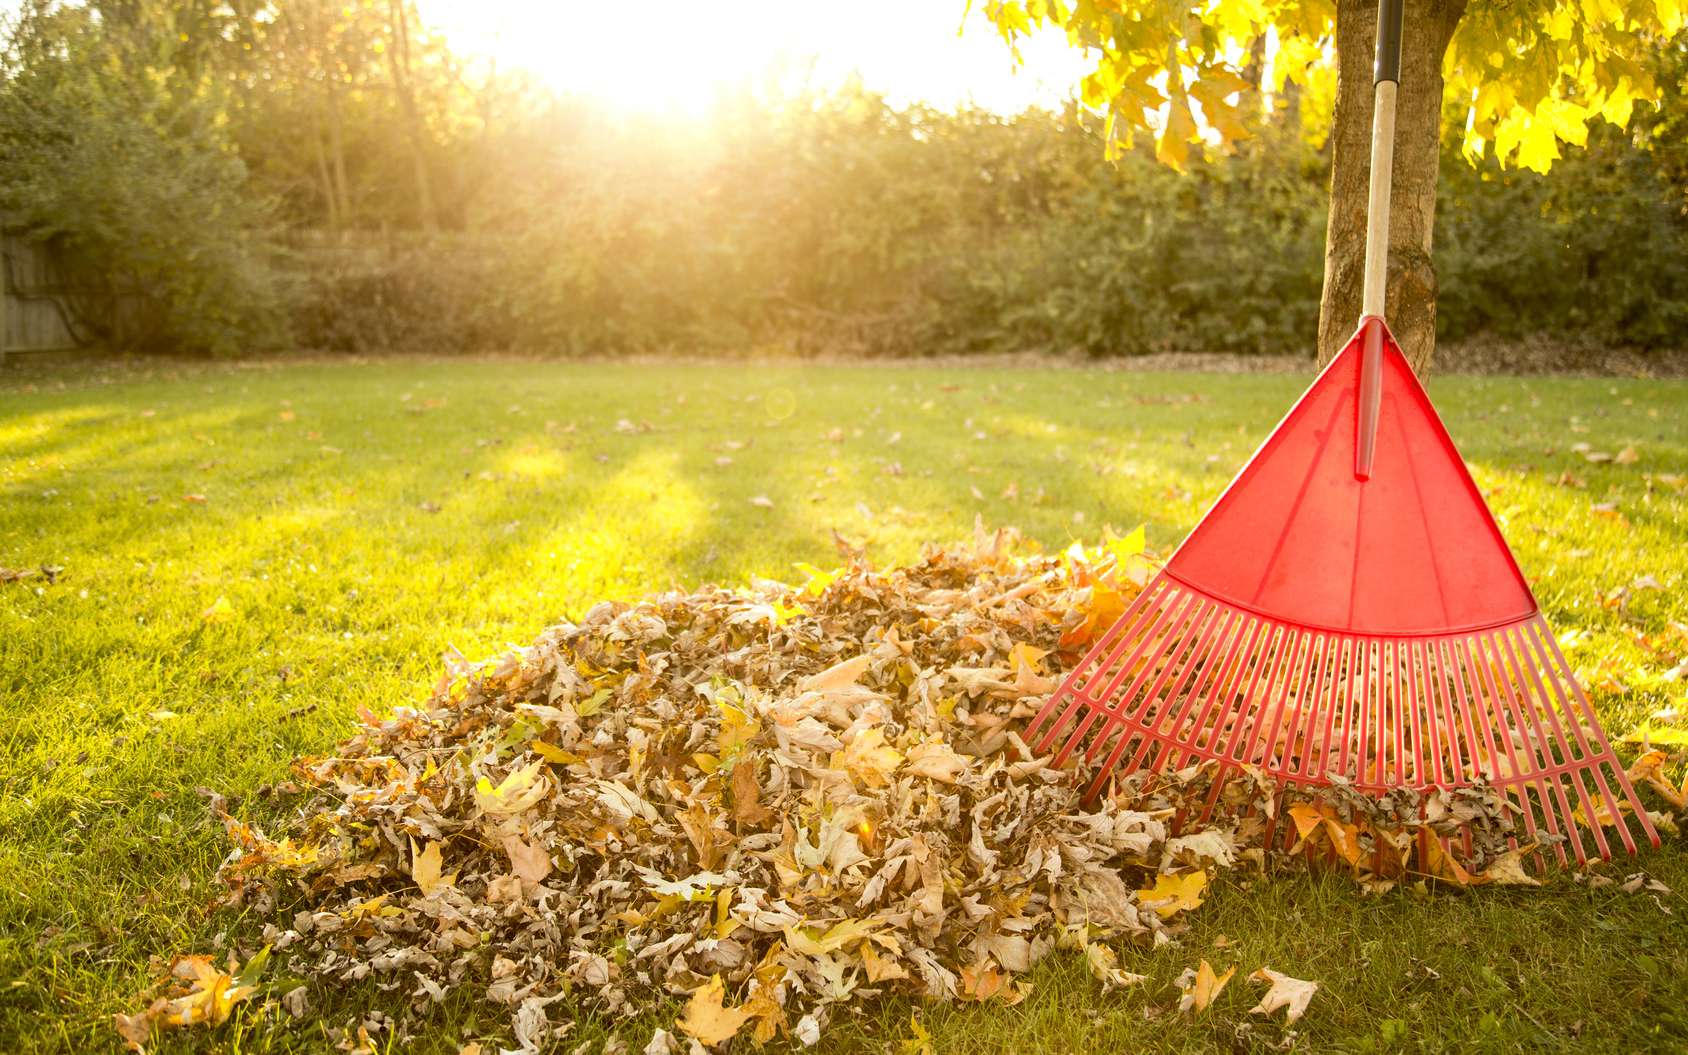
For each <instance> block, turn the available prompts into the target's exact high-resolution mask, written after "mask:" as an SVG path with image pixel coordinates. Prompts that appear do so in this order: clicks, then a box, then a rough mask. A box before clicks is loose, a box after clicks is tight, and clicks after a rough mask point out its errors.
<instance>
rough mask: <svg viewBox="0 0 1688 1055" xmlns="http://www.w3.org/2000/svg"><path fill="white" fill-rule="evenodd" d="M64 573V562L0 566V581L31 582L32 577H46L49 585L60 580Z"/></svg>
mask: <svg viewBox="0 0 1688 1055" xmlns="http://www.w3.org/2000/svg"><path fill="white" fill-rule="evenodd" d="M62 574H64V565H62V564H42V565H40V566H39V567H35V568H0V582H29V581H30V580H32V579H45V580H47V583H48V585H52V584H53V583H55V582H58V581H59V576H60V575H62Z"/></svg>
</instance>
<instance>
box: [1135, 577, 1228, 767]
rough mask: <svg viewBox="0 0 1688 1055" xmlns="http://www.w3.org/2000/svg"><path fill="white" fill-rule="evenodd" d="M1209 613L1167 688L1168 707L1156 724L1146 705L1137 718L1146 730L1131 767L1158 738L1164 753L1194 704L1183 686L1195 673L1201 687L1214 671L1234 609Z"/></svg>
mask: <svg viewBox="0 0 1688 1055" xmlns="http://www.w3.org/2000/svg"><path fill="white" fill-rule="evenodd" d="M1209 615H1210V618H1209V619H1208V622H1207V623H1206V625H1205V626H1204V628H1203V630H1202V636H1201V637H1200V638H1199V639H1198V640H1197V641H1196V644H1195V647H1194V649H1192V650H1191V652H1190V660H1189V661H1187V662H1186V663H1185V664H1184V670H1183V673H1181V674H1180V675H1179V677H1178V680H1177V681H1175V682H1174V683H1173V684H1172V686H1171V687H1170V688H1169V689H1168V690H1167V697H1166V698H1167V700H1168V705H1167V709H1166V710H1163V711H1162V712H1161V713H1159V714H1157V715H1155V719H1154V723H1153V725H1151V724H1150V723H1149V722H1148V721H1147V708H1145V715H1144V718H1143V719H1140V720H1139V722H1138V725H1139V727H1140V728H1141V729H1142V730H1143V743H1142V745H1141V746H1140V747H1138V749H1137V754H1136V756H1135V757H1134V758H1132V760H1131V764H1130V765H1129V766H1128V767H1127V768H1128V769H1131V770H1136V769H1138V768H1139V767H1140V766H1142V764H1143V759H1144V757H1145V756H1146V755H1147V754H1148V753H1149V750H1150V748H1152V747H1153V746H1154V745H1155V744H1156V743H1157V742H1159V743H1162V744H1163V748H1162V754H1164V753H1165V746H1164V745H1165V744H1167V743H1168V742H1169V741H1168V740H1163V739H1162V738H1163V737H1168V738H1170V737H1175V736H1176V735H1177V733H1178V729H1179V728H1180V727H1181V726H1182V725H1183V723H1184V717H1185V715H1187V714H1188V713H1189V711H1190V708H1191V707H1193V706H1194V705H1195V702H1196V693H1195V692H1190V693H1185V692H1184V686H1185V684H1186V683H1190V679H1191V678H1192V677H1194V678H1195V681H1194V682H1193V685H1194V687H1195V688H1196V689H1198V690H1199V688H1200V686H1201V683H1202V678H1203V677H1204V676H1205V675H1207V674H1209V673H1211V672H1212V665H1213V660H1214V657H1215V656H1217V655H1218V654H1219V646H1220V645H1221V644H1223V642H1224V638H1225V633H1226V631H1228V630H1229V629H1230V625H1231V622H1232V619H1233V617H1234V615H1235V613H1234V612H1230V611H1227V612H1225V613H1224V614H1223V615H1220V614H1218V610H1217V607H1215V608H1214V609H1212V610H1211V611H1210V613H1209ZM1179 700H1182V702H1181V703H1178V704H1177V706H1178V711H1177V713H1176V714H1175V715H1173V716H1172V722H1171V724H1170V725H1168V723H1167V711H1169V710H1170V709H1171V707H1172V705H1173V703H1174V702H1175V701H1179ZM1162 727H1166V728H1165V729H1164V731H1163V728H1162ZM1119 759H1120V753H1117V752H1116V753H1115V754H1113V755H1111V756H1110V757H1109V758H1108V761H1107V763H1106V764H1107V767H1108V768H1110V769H1111V768H1113V767H1114V766H1115V765H1117V764H1118V763H1119Z"/></svg>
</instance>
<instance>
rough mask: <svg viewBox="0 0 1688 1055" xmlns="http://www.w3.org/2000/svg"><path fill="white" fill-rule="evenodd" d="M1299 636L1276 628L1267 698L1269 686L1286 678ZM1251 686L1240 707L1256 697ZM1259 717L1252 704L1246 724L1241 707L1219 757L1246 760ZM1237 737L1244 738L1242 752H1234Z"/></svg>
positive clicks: (1297, 632) (1251, 754) (1257, 727)
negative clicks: (1246, 730)
mask: <svg viewBox="0 0 1688 1055" xmlns="http://www.w3.org/2000/svg"><path fill="white" fill-rule="evenodd" d="M1300 636H1301V634H1300V631H1298V630H1289V629H1286V628H1281V627H1280V628H1279V632H1278V637H1277V639H1276V640H1277V645H1276V647H1274V648H1273V649H1272V659H1271V674H1270V676H1268V677H1267V679H1266V698H1267V699H1268V700H1269V699H1270V697H1271V694H1272V686H1273V685H1275V684H1277V683H1278V682H1279V681H1282V680H1284V679H1285V677H1286V668H1287V667H1288V666H1289V665H1290V663H1292V662H1293V661H1294V657H1295V650H1296V648H1297V647H1298V646H1299V645H1300ZM1259 673H1260V670H1259V668H1258V667H1256V668H1255V675H1256V677H1257V679H1258V675H1259ZM1254 685H1255V683H1253V682H1251V683H1250V684H1249V692H1248V696H1247V697H1245V698H1244V700H1243V701H1242V706H1247V704H1248V701H1249V700H1252V699H1254V698H1255V697H1254ZM1286 690H1287V683H1286ZM1260 717H1261V715H1260V708H1259V707H1255V708H1254V711H1253V715H1252V718H1253V720H1252V721H1248V722H1246V723H1245V721H1244V717H1243V714H1242V710H1241V708H1240V707H1239V709H1238V713H1237V721H1236V724H1235V725H1234V726H1233V727H1232V729H1231V738H1230V739H1229V740H1228V741H1226V744H1225V753H1224V755H1223V756H1222V757H1223V758H1224V759H1226V760H1227V761H1232V762H1248V761H1250V759H1252V758H1253V756H1254V745H1255V743H1256V741H1257V740H1258V735H1257V734H1258V730H1259V727H1260ZM1245 725H1246V728H1247V729H1248V735H1247V736H1246V737H1245V736H1244V735H1243V729H1244V728H1245ZM1239 740H1245V741H1246V742H1247V745H1248V746H1247V747H1246V748H1244V749H1243V751H1242V753H1241V754H1238V753H1237V748H1238V747H1239V746H1240V745H1239V744H1238V741H1239Z"/></svg>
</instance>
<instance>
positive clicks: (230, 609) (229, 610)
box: [199, 597, 235, 624]
mask: <svg viewBox="0 0 1688 1055" xmlns="http://www.w3.org/2000/svg"><path fill="white" fill-rule="evenodd" d="M234 615H235V612H234V605H232V604H230V603H229V599H228V598H227V597H219V598H217V599H216V600H215V601H212V602H211V607H209V608H207V609H206V610H205V611H203V612H201V613H199V618H200V620H201V621H203V622H205V623H208V624H216V623H226V622H228V621H229V620H231V619H233V618H234Z"/></svg>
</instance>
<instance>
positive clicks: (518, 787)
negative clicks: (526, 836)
mask: <svg viewBox="0 0 1688 1055" xmlns="http://www.w3.org/2000/svg"><path fill="white" fill-rule="evenodd" d="M544 767H545V760H544V759H543V758H540V759H535V760H534V761H533V762H532V763H530V764H528V765H526V766H523V767H522V768H521V769H518V770H516V771H515V772H514V773H511V774H510V775H509V776H507V777H505V778H504V780H503V782H501V783H500V784H499V785H498V786H497V787H496V788H495V787H493V786H492V781H490V780H488V779H487V778H485V777H481V778H480V779H479V780H477V781H475V805H477V806H479V807H480V808H481V810H482V811H483V812H486V813H491V814H494V815H497V816H510V815H512V814H517V813H520V812H522V811H523V810H525V809H527V808H528V807H529V806H532V805H533V804H534V803H536V802H538V801H539V800H540V799H541V798H543V797H544V796H545V791H546V788H547V787H548V785H547V784H546V781H545V777H544V776H543V775H542V774H541V773H540V770H541V769H543V768H544Z"/></svg>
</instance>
